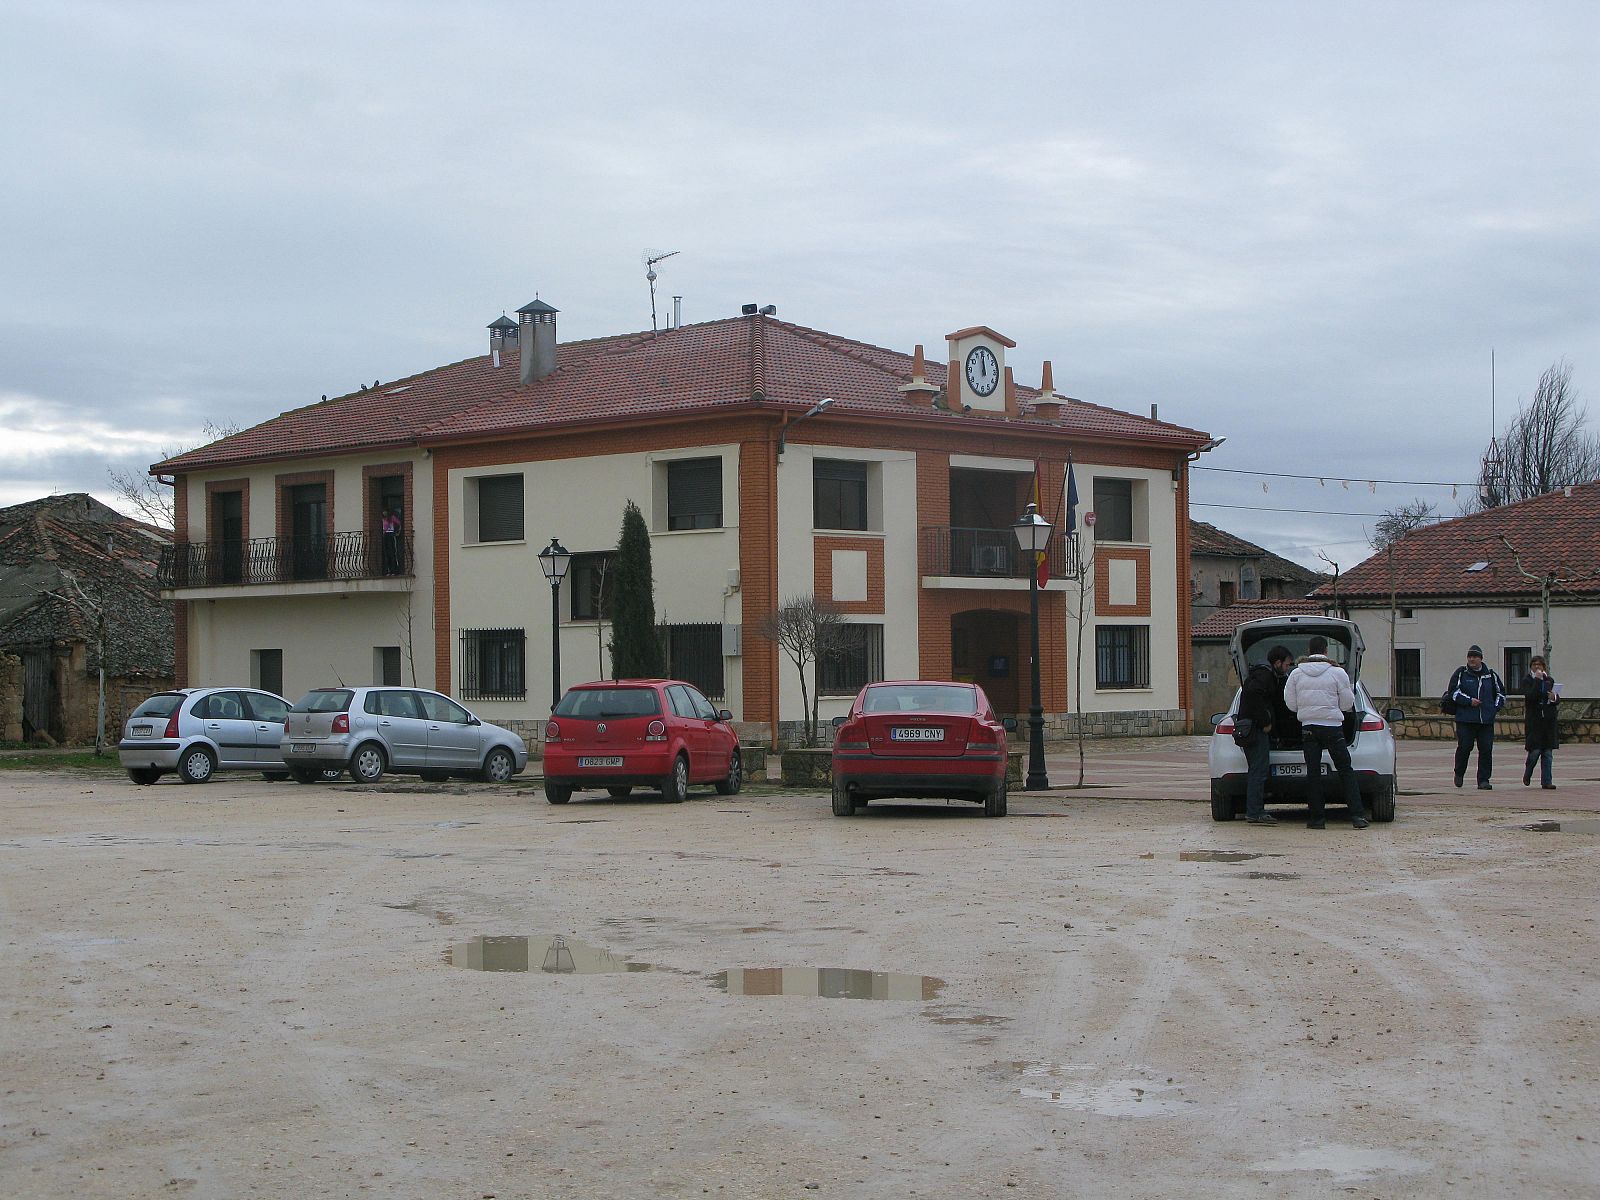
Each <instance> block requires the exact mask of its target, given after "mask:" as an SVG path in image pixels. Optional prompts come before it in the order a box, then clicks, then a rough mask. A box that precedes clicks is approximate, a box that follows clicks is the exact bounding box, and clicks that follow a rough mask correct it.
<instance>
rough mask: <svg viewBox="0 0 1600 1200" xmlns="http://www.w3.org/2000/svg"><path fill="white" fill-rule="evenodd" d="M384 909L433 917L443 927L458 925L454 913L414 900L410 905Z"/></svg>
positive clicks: (395, 905)
mask: <svg viewBox="0 0 1600 1200" xmlns="http://www.w3.org/2000/svg"><path fill="white" fill-rule="evenodd" d="M384 907H385V908H392V909H393V910H394V911H395V912H413V913H416V914H417V915H418V916H422V917H432V918H433V919H434V920H435V921H437V922H439V924H441V925H454V924H455V923H456V917H455V914H454V913H450V912H446V911H445V910H444V909H442V908H432V907H430V906H429V905H426V904H424V903H423V902H422V901H421V900H413V901H411V902H410V903H409V904H385V905H384Z"/></svg>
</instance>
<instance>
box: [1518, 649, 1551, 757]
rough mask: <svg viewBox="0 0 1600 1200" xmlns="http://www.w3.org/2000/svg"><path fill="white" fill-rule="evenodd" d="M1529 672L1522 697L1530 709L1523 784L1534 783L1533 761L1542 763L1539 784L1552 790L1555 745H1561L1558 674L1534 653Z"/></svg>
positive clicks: (1524, 680) (1523, 683)
mask: <svg viewBox="0 0 1600 1200" xmlns="http://www.w3.org/2000/svg"><path fill="white" fill-rule="evenodd" d="M1529 668H1530V669H1529V671H1528V675H1527V677H1526V678H1525V679H1523V681H1522V699H1523V702H1524V703H1525V705H1526V709H1527V730H1528V732H1527V734H1526V735H1525V736H1524V737H1523V740H1522V744H1523V746H1524V747H1526V748H1527V751H1528V761H1527V762H1526V763H1525V764H1524V765H1523V768H1522V786H1523V787H1527V786H1528V785H1529V784H1531V783H1532V782H1533V764H1534V763H1538V764H1539V786H1540V787H1542V788H1551V789H1553V788H1554V787H1555V786H1556V785H1555V780H1554V779H1553V778H1552V775H1553V773H1554V760H1555V752H1556V747H1557V746H1558V745H1560V744H1561V739H1560V736H1559V735H1558V734H1557V732H1556V708H1557V701H1558V700H1560V698H1561V689H1560V688H1559V687H1557V686H1556V677H1555V676H1554V675H1552V674H1550V672H1549V671H1548V670H1546V669H1545V665H1544V658H1543V656H1541V655H1538V654H1535V655H1534V656H1533V661H1532V662H1531V663H1529Z"/></svg>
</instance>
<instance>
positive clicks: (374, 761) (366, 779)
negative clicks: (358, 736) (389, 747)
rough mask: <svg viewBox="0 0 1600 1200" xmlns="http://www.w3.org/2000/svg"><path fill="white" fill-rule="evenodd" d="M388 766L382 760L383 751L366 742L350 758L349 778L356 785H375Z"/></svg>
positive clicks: (373, 743) (376, 745)
mask: <svg viewBox="0 0 1600 1200" xmlns="http://www.w3.org/2000/svg"><path fill="white" fill-rule="evenodd" d="M388 765H389V764H388V763H386V762H384V760H383V750H382V749H380V748H379V746H378V744H377V743H376V742H367V743H366V744H365V745H362V746H360V747H358V748H357V749H356V752H355V753H354V754H353V755H351V756H350V777H351V778H352V779H354V780H355V781H356V782H357V783H377V782H378V780H380V779H382V778H383V770H384V768H385V767H387V766H388Z"/></svg>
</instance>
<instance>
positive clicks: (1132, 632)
mask: <svg viewBox="0 0 1600 1200" xmlns="http://www.w3.org/2000/svg"><path fill="white" fill-rule="evenodd" d="M1094 652H1095V653H1094V685H1095V687H1097V688H1104V689H1108V690H1109V689H1116V688H1147V687H1149V686H1150V627H1149V626H1148V625H1102V626H1100V627H1099V628H1098V629H1096V630H1095V632H1094Z"/></svg>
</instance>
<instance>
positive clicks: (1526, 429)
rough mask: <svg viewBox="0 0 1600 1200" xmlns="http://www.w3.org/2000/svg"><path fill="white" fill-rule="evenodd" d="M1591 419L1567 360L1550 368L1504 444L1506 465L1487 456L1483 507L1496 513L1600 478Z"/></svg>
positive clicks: (1481, 481)
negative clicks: (1587, 429)
mask: <svg viewBox="0 0 1600 1200" xmlns="http://www.w3.org/2000/svg"><path fill="white" fill-rule="evenodd" d="M1586 419H1587V414H1586V412H1585V410H1584V407H1583V405H1582V403H1581V402H1580V401H1579V399H1578V393H1577V392H1576V391H1575V390H1573V387H1572V366H1571V364H1570V363H1568V362H1567V361H1566V360H1565V359H1562V360H1561V361H1560V362H1557V363H1555V364H1553V365H1552V366H1549V367H1546V368H1545V372H1544V374H1543V375H1541V376H1539V386H1538V388H1537V389H1535V391H1534V393H1533V399H1532V400H1530V401H1529V402H1528V404H1527V405H1526V406H1525V407H1523V408H1519V409H1518V410H1517V415H1516V416H1515V417H1513V418H1512V420H1511V423H1510V424H1509V425H1507V426H1506V430H1505V434H1504V435H1503V437H1502V438H1500V439H1499V442H1500V446H1499V448H1500V461H1499V462H1498V463H1495V462H1494V461H1493V456H1490V455H1487V454H1486V455H1485V456H1484V462H1483V466H1482V468H1481V469H1480V471H1479V477H1478V497H1477V507H1479V508H1494V507H1495V506H1497V505H1500V504H1510V503H1512V502H1513V501H1517V500H1527V499H1530V498H1532V497H1534V496H1542V495H1544V494H1545V493H1546V492H1553V491H1555V490H1556V489H1557V488H1560V487H1566V486H1567V485H1568V484H1573V483H1588V482H1589V481H1590V480H1592V479H1595V478H1600V438H1596V437H1595V436H1594V435H1593V434H1590V433H1586V432H1584V428H1583V426H1584V421H1585V420H1586Z"/></svg>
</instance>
